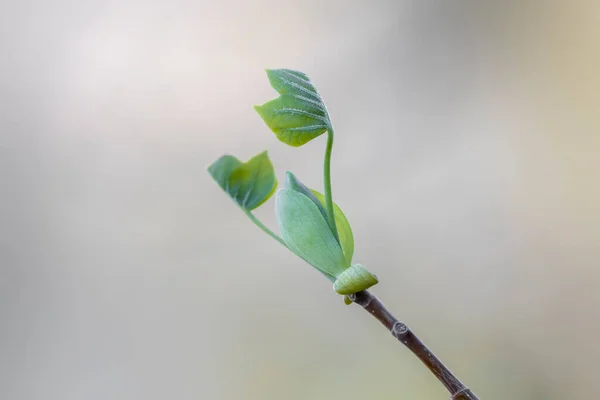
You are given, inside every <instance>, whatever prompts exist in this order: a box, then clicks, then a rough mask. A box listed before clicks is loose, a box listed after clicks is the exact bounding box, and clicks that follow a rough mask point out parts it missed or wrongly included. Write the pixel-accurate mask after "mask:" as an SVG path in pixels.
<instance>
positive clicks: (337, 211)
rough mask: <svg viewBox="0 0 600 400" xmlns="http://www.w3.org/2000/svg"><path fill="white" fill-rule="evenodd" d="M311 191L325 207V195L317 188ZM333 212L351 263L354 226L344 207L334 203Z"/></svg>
mask: <svg viewBox="0 0 600 400" xmlns="http://www.w3.org/2000/svg"><path fill="white" fill-rule="evenodd" d="M311 191H312V193H313V194H314V195H315V197H316V198H317V199H318V200H319V201H320V202H321V204H322V205H323V207H325V196H323V195H322V194H321V193H319V192H317V191H316V190H313V189H311ZM333 214H334V215H335V225H336V226H337V230H338V236H339V238H340V245H341V246H342V250H343V251H344V255H345V256H346V260H347V262H348V265H350V264H351V263H352V256H353V255H354V235H353V234H352V228H351V227H350V222H348V219H347V218H346V216H345V215H344V213H343V212H342V209H341V208H340V207H339V206H338V205H337V204H335V203H333Z"/></svg>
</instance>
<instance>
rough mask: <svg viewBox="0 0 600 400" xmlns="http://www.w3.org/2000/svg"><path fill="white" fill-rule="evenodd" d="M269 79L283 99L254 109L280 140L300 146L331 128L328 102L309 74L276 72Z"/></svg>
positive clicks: (272, 71)
mask: <svg viewBox="0 0 600 400" xmlns="http://www.w3.org/2000/svg"><path fill="white" fill-rule="evenodd" d="M267 76H268V77H269V82H270V83H271V86H273V88H274V89H275V90H277V92H278V93H279V94H280V96H279V97H278V98H276V99H274V100H271V101H269V102H267V103H265V104H263V105H262V106H254V109H255V110H256V111H257V112H258V114H259V115H260V116H261V118H262V119H263V120H264V121H265V123H266V124H267V126H268V127H269V128H270V129H271V130H272V131H273V132H274V133H275V134H276V135H277V138H278V139H279V140H280V141H282V142H283V143H286V144H288V145H290V146H294V147H298V146H302V145H303V144H305V143H307V142H309V141H311V140H312V139H314V138H316V137H317V136H319V135H321V134H322V133H323V132H325V131H326V130H328V129H330V126H331V123H330V120H329V114H328V113H327V108H326V107H325V103H324V102H323V99H322V98H321V95H320V94H319V92H317V89H316V88H315V86H314V85H313V84H312V82H311V81H310V80H309V79H308V77H307V76H306V75H305V74H303V73H302V72H298V71H293V70H289V69H272V70H267Z"/></svg>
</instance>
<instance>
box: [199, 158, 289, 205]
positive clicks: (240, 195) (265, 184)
mask: <svg viewBox="0 0 600 400" xmlns="http://www.w3.org/2000/svg"><path fill="white" fill-rule="evenodd" d="M208 172H209V173H210V174H211V176H212V177H213V179H214V180H215V182H217V184H218V185H219V186H220V187H221V189H223V190H224V191H225V193H227V194H228V195H229V197H231V198H232V199H233V200H234V201H235V202H236V203H237V204H238V205H239V206H240V207H242V208H243V209H246V210H248V211H250V210H254V209H255V208H257V207H258V206H260V205H261V204H263V203H264V202H265V201H267V200H268V199H269V197H271V195H272V194H273V193H274V192H275V188H276V187H277V178H276V177H275V171H274V169H273V164H272V163H271V160H269V156H268V154H267V152H266V151H264V152H262V153H260V154H258V155H256V156H254V157H252V158H251V159H250V160H248V161H247V162H245V163H242V162H241V161H240V160H238V159H237V158H235V157H234V156H231V155H224V156H222V157H221V158H219V159H218V160H217V161H215V162H214V163H213V164H212V165H211V166H210V167H208Z"/></svg>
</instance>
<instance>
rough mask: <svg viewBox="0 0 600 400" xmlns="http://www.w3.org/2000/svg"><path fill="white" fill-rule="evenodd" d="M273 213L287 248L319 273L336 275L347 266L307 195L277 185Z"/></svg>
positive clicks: (337, 245)
mask: <svg viewBox="0 0 600 400" xmlns="http://www.w3.org/2000/svg"><path fill="white" fill-rule="evenodd" d="M275 210H276V211H275V214H276V217H277V223H278V224H279V229H280V231H281V235H282V236H283V240H284V241H285V243H286V244H287V245H288V247H289V248H290V250H292V251H293V252H294V253H296V254H297V255H298V256H300V257H301V258H303V259H304V260H306V261H307V262H308V263H310V264H311V265H312V266H314V267H315V268H316V269H318V270H319V271H321V272H322V273H324V274H326V275H328V276H330V277H337V276H338V275H340V274H341V273H342V272H343V271H344V270H345V269H346V268H348V267H349V266H350V264H349V263H347V261H346V258H345V257H344V253H343V252H342V249H341V247H340V245H339V244H338V242H337V240H335V237H334V236H333V233H331V229H329V225H327V222H325V219H324V218H323V216H322V215H321V212H320V211H319V209H318V207H317V206H316V205H315V203H313V202H312V200H310V199H309V198H308V197H306V196H305V195H303V194H302V193H300V192H297V191H295V190H293V189H287V188H286V189H279V190H278V191H277V194H276V196H275Z"/></svg>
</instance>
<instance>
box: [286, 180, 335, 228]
mask: <svg viewBox="0 0 600 400" xmlns="http://www.w3.org/2000/svg"><path fill="white" fill-rule="evenodd" d="M285 178H286V179H285V187H286V188H288V189H293V190H295V191H297V192H300V193H302V194H303V195H305V196H306V197H308V198H309V199H310V200H312V202H313V203H315V204H316V206H317V208H318V209H319V211H320V212H321V215H322V216H323V218H324V219H325V221H327V220H328V217H327V210H325V204H324V203H322V202H321V201H319V200H318V199H317V197H316V196H315V194H314V193H313V192H312V191H311V190H310V189H309V188H308V187H306V185H304V184H303V183H302V182H300V180H299V179H298V178H296V176H295V175H294V174H292V173H291V172H290V171H286V173H285Z"/></svg>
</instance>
